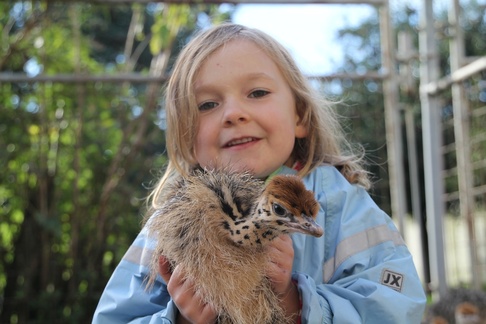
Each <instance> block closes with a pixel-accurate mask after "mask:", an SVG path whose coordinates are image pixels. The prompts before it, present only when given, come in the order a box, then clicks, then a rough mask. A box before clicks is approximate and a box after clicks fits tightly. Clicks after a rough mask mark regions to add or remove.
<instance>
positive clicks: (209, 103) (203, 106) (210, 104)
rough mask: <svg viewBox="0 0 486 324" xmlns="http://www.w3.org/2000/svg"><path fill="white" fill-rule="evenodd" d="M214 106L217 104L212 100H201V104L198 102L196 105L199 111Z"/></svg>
mask: <svg viewBox="0 0 486 324" xmlns="http://www.w3.org/2000/svg"><path fill="white" fill-rule="evenodd" d="M216 106H218V104H217V103H215V102H212V101H209V102H203V103H202V104H200V105H199V106H198V108H199V110H200V111H205V110H210V109H213V108H215V107H216Z"/></svg>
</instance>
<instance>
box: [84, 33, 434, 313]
mask: <svg viewBox="0 0 486 324" xmlns="http://www.w3.org/2000/svg"><path fill="white" fill-rule="evenodd" d="M317 98H318V96H317V95H316V94H315V93H314V92H313V90H312V88H311V87H310V86H309V84H308V82H307V80H306V79H305V77H304V76H303V75H302V73H301V72H300V71H299V69H298V68H297V66H296V64H295V62H294V61H293V60H292V58H291V57H290V55H289V53H288V52H287V51H286V50H285V49H284V48H283V47H282V46H281V45H280V44H279V43H277V42H276V41H275V40H274V39H272V38H271V37H270V36H268V35H266V34H264V33H263V32H261V31H258V30H255V29H250V28H247V27H243V26H240V25H235V24H223V25H220V26H217V27H213V28H211V29H209V30H206V31H204V32H202V33H200V34H199V35H198V36H197V37H196V38H194V39H193V40H192V41H191V42H190V43H189V44H188V45H187V46H186V47H185V49H184V50H183V51H182V52H181V54H180V56H179V58H178V60H177V62H176V64H175V67H174V70H173V72H172V75H171V78H170V80H169V83H168V87H167V97H166V103H167V105H166V113H167V126H168V127H167V133H166V135H167V152H168V155H169V161H170V162H169V165H168V167H167V170H166V172H165V174H164V176H163V178H162V179H161V180H160V182H159V184H158V185H157V187H156V188H155V190H154V192H153V193H152V195H151V201H152V205H153V206H154V207H157V206H158V205H160V204H161V203H162V202H161V201H160V200H159V196H160V195H161V192H162V191H163V190H164V186H165V185H166V184H167V183H169V182H170V181H172V180H173V179H174V178H176V177H179V176H185V175H187V174H188V173H189V172H191V170H193V169H194V168H199V167H202V168H218V167H223V166H225V165H226V166H227V165H231V166H232V168H234V170H242V171H243V170H250V171H251V172H252V174H254V175H255V176H256V177H259V178H263V179H265V178H268V177H272V176H273V175H275V174H278V173H287V174H290V173H293V174H298V175H299V176H301V177H302V178H303V181H304V183H305V185H306V187H307V188H308V189H309V190H312V191H313V192H314V193H315V196H316V198H317V199H318V201H319V203H320V211H319V214H318V217H317V222H318V223H319V224H320V225H321V226H322V227H323V228H324V231H325V233H324V236H323V237H320V238H314V237H310V236H304V235H301V234H293V235H292V238H290V237H289V236H282V237H279V238H277V239H276V240H274V241H273V242H272V244H271V246H270V248H269V249H268V255H269V260H270V261H269V263H268V266H267V269H268V270H267V276H268V277H269V278H270V280H271V282H272V288H273V290H274V291H275V293H276V294H277V295H278V296H279V298H280V299H281V304H282V307H283V308H284V309H285V311H286V313H287V315H289V316H291V317H293V318H294V319H295V321H296V322H302V323H420V321H421V317H422V314H423V311H424V307H425V294H424V291H423V289H422V286H421V283H420V280H419V278H418V276H417V273H416V270H415V268H414V264H413V261H412V257H411V255H410V253H409V251H408V249H407V247H406V246H405V244H404V242H403V240H402V239H401V237H400V235H399V233H398V231H397V230H396V228H395V226H394V225H393V223H392V221H391V220H390V218H389V217H388V216H387V215H386V214H385V213H384V212H383V211H381V210H380V209H379V208H378V207H377V206H376V204H375V203H374V202H373V201H372V200H371V198H370V196H369V195H368V194H367V192H366V190H365V189H366V188H368V187H369V180H368V178H367V173H366V172H365V171H364V170H363V169H362V167H361V166H360V163H359V161H360V160H359V158H358V157H357V156H355V155H352V154H350V153H345V151H344V149H345V148H346V147H349V146H348V145H347V143H346V141H345V140H344V138H343V135H342V133H341V130H340V127H339V124H338V121H337V119H336V116H335V115H334V114H333V112H332V110H331V107H330V106H329V105H327V104H326V103H325V102H322V101H320V100H318V99H317ZM153 246H154V244H153V241H152V240H151V239H149V238H147V236H146V231H145V230H142V231H141V233H140V234H139V236H138V237H137V238H136V240H135V242H134V243H133V245H132V246H131V247H130V248H129V250H128V251H127V253H126V255H125V256H124V258H123V260H122V261H121V262H120V264H119V265H118V267H117V268H116V270H115V272H114V273H113V276H112V278H111V279H110V281H109V282H108V284H107V287H106V289H105V291H104V293H103V295H102V296H101V299H100V302H99V305H98V308H97V309H96V312H95V316H94V320H93V322H95V323H128V322H130V323H142V322H143V323H148V322H150V323H187V322H189V323H214V322H215V320H216V319H217V314H216V313H215V312H214V310H213V309H212V307H211V305H204V304H203V303H201V302H200V300H199V299H198V297H197V295H195V294H194V290H193V283H192V282H188V281H187V280H184V278H183V272H184V269H180V268H179V267H176V268H175V269H174V270H173V271H172V272H171V271H170V270H169V266H168V264H167V262H166V260H165V259H164V258H161V260H160V274H161V277H162V278H161V279H160V280H159V281H157V282H156V284H155V286H154V288H152V289H151V290H149V291H146V290H145V285H144V279H145V278H146V276H147V275H148V274H147V272H148V271H149V268H148V262H149V260H150V254H151V251H152V249H153ZM215 275H217V274H215ZM162 279H163V280H162ZM255 318H258V314H255Z"/></svg>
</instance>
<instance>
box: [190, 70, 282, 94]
mask: <svg viewBox="0 0 486 324" xmlns="http://www.w3.org/2000/svg"><path fill="white" fill-rule="evenodd" d="M242 78H243V79H245V80H248V81H254V80H260V79H263V80H267V81H270V82H276V81H275V78H274V77H271V76H270V75H268V74H267V73H264V72H251V73H248V74H245V75H243V77H242ZM194 85H195V86H194V91H195V92H202V91H208V90H211V88H212V87H213V86H212V85H211V84H207V83H202V84H201V83H199V84H198V83H197V82H196V83H195V84H194Z"/></svg>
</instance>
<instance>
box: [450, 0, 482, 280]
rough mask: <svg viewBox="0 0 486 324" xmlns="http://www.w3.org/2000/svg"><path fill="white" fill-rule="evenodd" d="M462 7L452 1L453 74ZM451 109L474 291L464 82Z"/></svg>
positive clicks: (459, 51)
mask: <svg viewBox="0 0 486 324" xmlns="http://www.w3.org/2000/svg"><path fill="white" fill-rule="evenodd" d="M460 10H461V9H460V6H459V1H458V0H452V4H451V9H450V11H449V24H450V26H451V27H452V28H451V29H452V31H453V35H452V38H451V40H450V42H449V49H450V64H451V73H454V72H455V71H457V70H459V69H460V68H461V67H462V65H463V63H464V56H465V54H464V34H463V31H462V28H461V27H460V25H459V14H460ZM451 90H452V107H453V112H454V137H455V142H456V156H457V180H458V183H459V210H460V213H461V217H462V218H463V219H464V220H465V221H466V223H467V230H468V236H469V238H468V239H469V253H470V258H471V275H472V282H473V286H474V287H475V288H478V289H479V288H481V282H482V281H481V274H480V271H479V269H478V252H477V242H476V232H475V231H476V230H475V225H474V195H473V193H472V188H473V181H472V177H473V174H472V167H471V160H470V157H471V145H470V138H469V134H470V133H469V107H468V102H467V100H466V99H465V91H464V87H463V85H462V83H453V84H452V89H451Z"/></svg>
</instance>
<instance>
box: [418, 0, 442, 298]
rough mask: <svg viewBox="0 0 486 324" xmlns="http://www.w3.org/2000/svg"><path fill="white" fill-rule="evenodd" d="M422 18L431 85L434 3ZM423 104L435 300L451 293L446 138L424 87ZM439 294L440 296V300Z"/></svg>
mask: <svg viewBox="0 0 486 324" xmlns="http://www.w3.org/2000/svg"><path fill="white" fill-rule="evenodd" d="M422 5H423V7H422V10H421V17H420V25H421V27H420V33H419V45H420V46H419V52H420V81H421V85H427V84H429V83H430V82H431V81H436V80H437V79H438V76H439V56H438V52H437V46H436V44H435V29H434V13H433V8H432V5H433V1H431V0H423V1H422ZM420 101H421V104H422V107H421V108H422V134H423V150H424V180H425V199H426V211H427V232H428V236H429V257H430V273H431V280H430V289H431V291H432V295H433V297H442V296H444V295H445V293H446V291H447V283H446V276H445V262H444V241H443V222H442V217H443V215H444V203H443V200H442V196H443V190H444V186H443V179H442V176H441V172H442V170H443V161H442V151H441V147H442V136H441V135H442V134H441V119H440V109H439V104H438V100H437V97H434V96H432V95H430V94H429V93H427V92H426V91H425V90H424V89H422V87H420ZM437 294H438V296H437Z"/></svg>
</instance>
